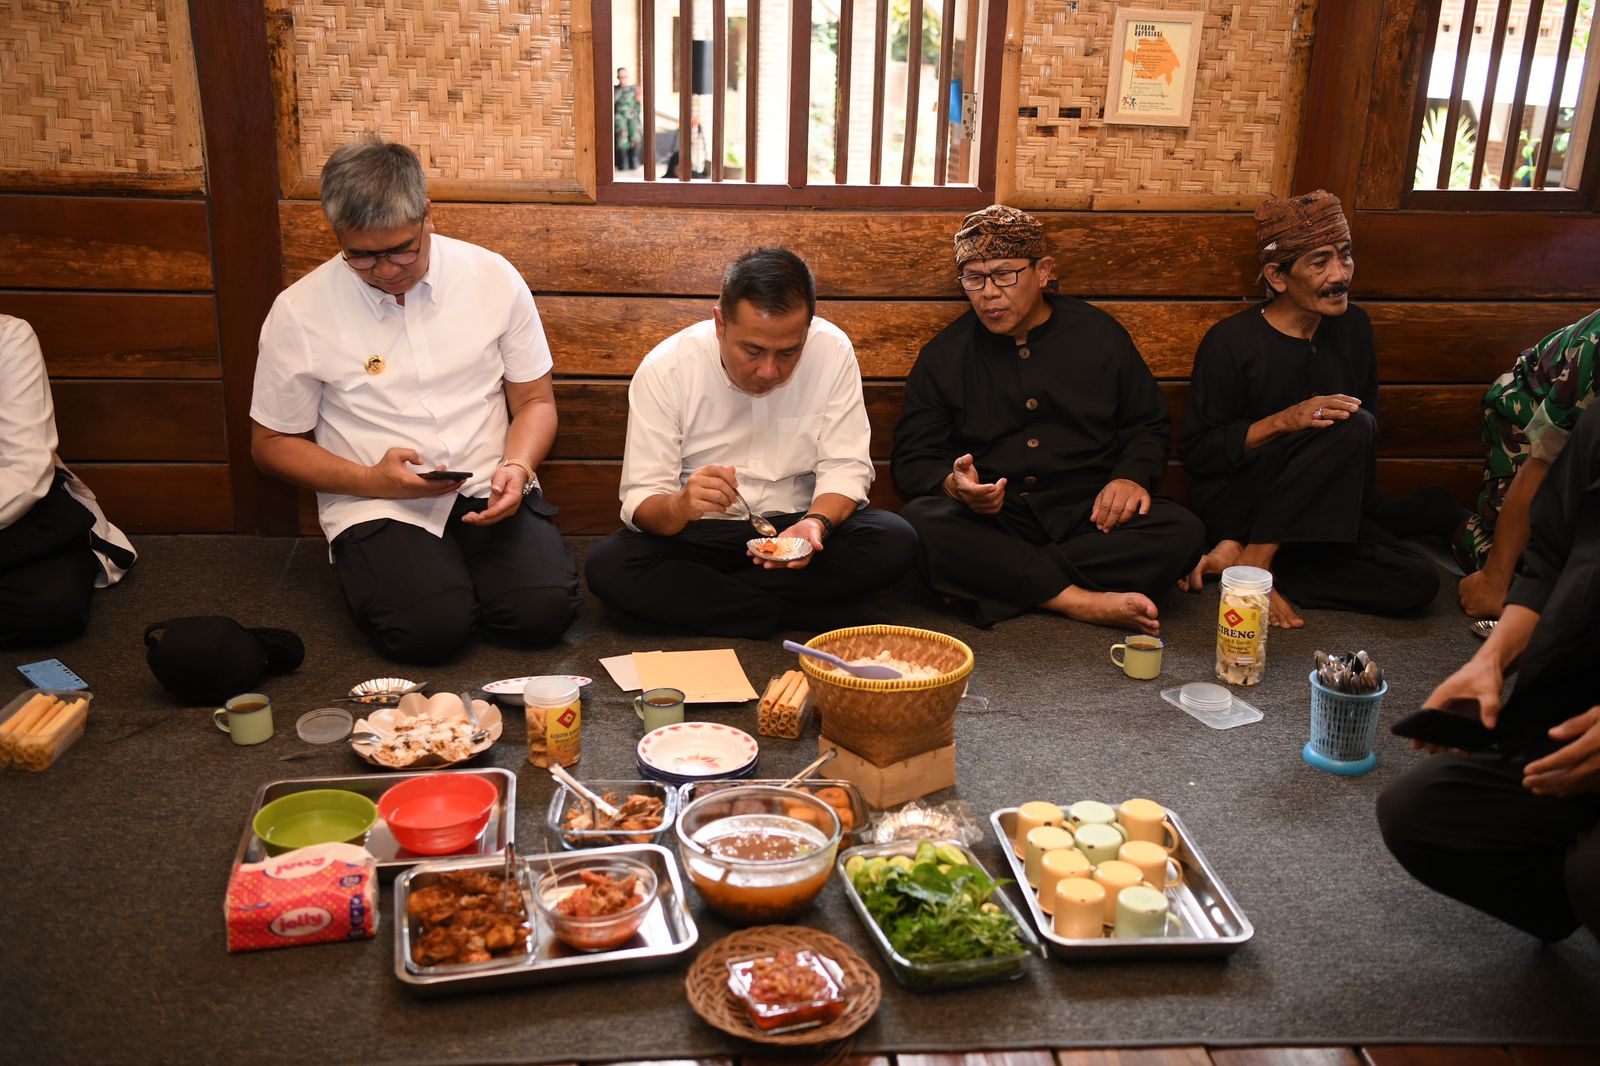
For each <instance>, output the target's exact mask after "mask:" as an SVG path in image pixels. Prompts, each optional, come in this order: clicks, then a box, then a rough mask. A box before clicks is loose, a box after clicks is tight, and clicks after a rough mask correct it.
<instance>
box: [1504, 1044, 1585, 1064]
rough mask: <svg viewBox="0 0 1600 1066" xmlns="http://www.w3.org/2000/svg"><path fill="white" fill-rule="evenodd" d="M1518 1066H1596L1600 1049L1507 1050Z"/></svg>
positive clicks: (1545, 1048)
mask: <svg viewBox="0 0 1600 1066" xmlns="http://www.w3.org/2000/svg"><path fill="white" fill-rule="evenodd" d="M1506 1050H1508V1051H1509V1052H1510V1053H1511V1061H1513V1062H1515V1063H1516V1064H1517V1066H1594V1064H1595V1063H1597V1062H1600V1047H1535V1046H1532V1045H1528V1044H1523V1045H1514V1046H1512V1047H1510V1048H1507V1049H1506Z"/></svg>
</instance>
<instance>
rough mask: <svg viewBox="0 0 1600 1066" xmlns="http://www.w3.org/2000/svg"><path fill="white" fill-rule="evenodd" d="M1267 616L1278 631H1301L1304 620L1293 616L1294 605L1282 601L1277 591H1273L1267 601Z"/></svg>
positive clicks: (1295, 615)
mask: <svg viewBox="0 0 1600 1066" xmlns="http://www.w3.org/2000/svg"><path fill="white" fill-rule="evenodd" d="M1267 603H1268V610H1267V614H1268V616H1269V618H1270V619H1271V621H1272V624H1273V625H1274V626H1276V627H1278V628H1279V629H1302V628H1304V627H1305V624H1306V620H1305V619H1304V618H1301V617H1300V616H1299V615H1298V614H1295V611H1294V604H1292V603H1290V602H1289V601H1288V600H1286V599H1284V598H1283V596H1282V595H1281V594H1280V593H1279V592H1278V590H1277V589H1273V590H1272V592H1271V593H1270V595H1269V598H1268V600H1267Z"/></svg>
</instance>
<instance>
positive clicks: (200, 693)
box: [144, 615, 306, 704]
mask: <svg viewBox="0 0 1600 1066" xmlns="http://www.w3.org/2000/svg"><path fill="white" fill-rule="evenodd" d="M144 643H145V649H146V651H145V660H146V661H147V662H148V663H149V664H150V672H151V673H152V674H154V675H155V677H156V680H157V681H159V682H161V684H162V685H163V686H164V687H165V688H166V689H167V691H169V692H171V693H172V694H173V695H174V696H177V697H178V698H179V699H181V700H183V701H185V702H186V703H192V704H203V703H220V702H221V701H223V700H226V699H228V698H230V697H232V696H237V695H239V694H240V693H241V692H249V691H251V690H252V689H254V688H255V686H256V685H257V684H258V683H259V682H260V680H261V678H262V676H263V675H265V674H282V673H288V672H289V671H291V670H294V669H296V668H298V667H299V665H300V664H301V663H302V662H303V661H304V660H305V657H306V649H305V644H303V643H302V642H301V640H300V638H299V637H298V636H296V635H295V634H293V633H291V632H290V631H289V630H287V629H266V628H257V629H246V628H245V627H244V626H242V625H240V624H239V623H238V622H236V621H234V620H233V619H232V618H227V617H224V616H221V615H201V616H196V617H190V618H169V619H167V620H166V621H165V622H156V623H154V624H153V625H151V626H149V627H148V628H146V629H145V631H144Z"/></svg>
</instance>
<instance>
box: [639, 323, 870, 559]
mask: <svg viewBox="0 0 1600 1066" xmlns="http://www.w3.org/2000/svg"><path fill="white" fill-rule="evenodd" d="M870 436H871V428H870V427H869V425H868V423H867V408H866V404H865V402H864V401H863V400H862V396H861V368H860V367H859V366H858V365H857V364H856V352H855V347H854V346H853V345H852V344H851V343H850V338H849V337H846V336H845V335H844V332H843V331H842V330H840V329H839V327H837V326H835V325H834V324H833V323H831V322H827V321H824V320H823V319H820V318H813V319H812V320H811V327H810V329H809V331H808V332H807V334H806V343H805V347H804V348H803V349H802V350H801V354H800V363H799V365H798V366H797V367H796V368H795V372H794V375H793V376H792V377H790V378H789V380H788V381H786V382H784V383H783V384H782V385H780V386H779V387H778V388H776V389H773V390H772V391H771V392H769V393H768V394H767V395H765V396H751V395H750V394H749V393H747V392H744V391H742V390H741V389H739V387H738V386H737V385H735V384H734V383H733V380H732V379H731V378H729V377H728V372H727V370H725V369H724V368H723V365H722V356H721V345H720V344H719V343H718V341H717V328H716V322H715V321H714V320H710V319H708V320H706V321H704V322H700V323H697V324H695V325H693V326H690V327H689V328H688V329H686V330H683V331H681V332H679V333H676V334H674V335H672V336H671V337H668V338H667V339H666V340H664V341H662V342H661V343H660V344H658V345H656V347H655V349H654V350H653V351H652V352H651V353H650V354H649V355H647V356H645V358H644V362H643V363H641V364H640V365H639V369H638V371H637V372H636V373H635V374H634V375H633V383H632V384H631V385H629V387H628V443H627V449H626V451H625V452H624V453H623V460H622V521H623V522H624V523H625V524H626V525H627V526H628V528H629V529H633V530H637V529H638V528H639V527H638V526H636V525H634V522H633V514H634V512H635V511H636V510H637V509H638V507H639V505H640V504H641V503H643V502H644V501H645V500H647V499H649V498H650V497H651V496H656V495H664V494H670V493H674V492H677V491H678V490H679V489H680V488H682V487H683V485H684V483H685V482H687V481H688V480H689V475H690V474H692V473H694V472H695V471H696V470H698V469H700V468H701V467H703V466H708V465H718V466H731V467H733V468H734V472H735V476H736V477H737V478H738V481H739V492H740V494H741V495H742V496H743V497H744V498H745V500H746V501H747V502H748V503H749V504H750V508H751V509H752V510H753V511H755V512H756V513H757V514H789V513H792V512H795V511H803V510H805V509H807V508H808V507H810V506H811V501H812V500H813V499H815V498H816V497H817V496H819V495H821V494H822V493H824V492H834V493H838V494H839V495H841V496H847V497H849V498H850V499H852V500H855V501H856V504H857V506H860V505H861V504H864V503H866V502H867V490H868V489H869V488H871V486H872V476H873V470H872V459H871V456H870V453H869V451H868V443H869V438H870ZM706 517H707V518H743V517H744V516H743V515H742V514H739V515H734V514H710V515H706Z"/></svg>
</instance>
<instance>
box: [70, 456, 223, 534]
mask: <svg viewBox="0 0 1600 1066" xmlns="http://www.w3.org/2000/svg"><path fill="white" fill-rule="evenodd" d="M72 472H73V473H75V474H77V475H78V476H79V477H81V478H82V479H83V480H84V482H85V483H86V484H87V485H88V486H89V487H90V488H91V489H93V490H94V494H95V496H96V497H98V498H99V500H100V506H101V508H102V509H104V511H105V513H106V516H107V517H108V518H110V519H111V521H112V522H114V523H116V525H117V526H118V527H120V528H121V529H122V531H123V532H125V533H225V532H228V531H229V530H231V529H232V528H233V498H232V495H231V491H230V489H229V484H228V468H227V466H226V465H225V464H223V463H73V464H72Z"/></svg>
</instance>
